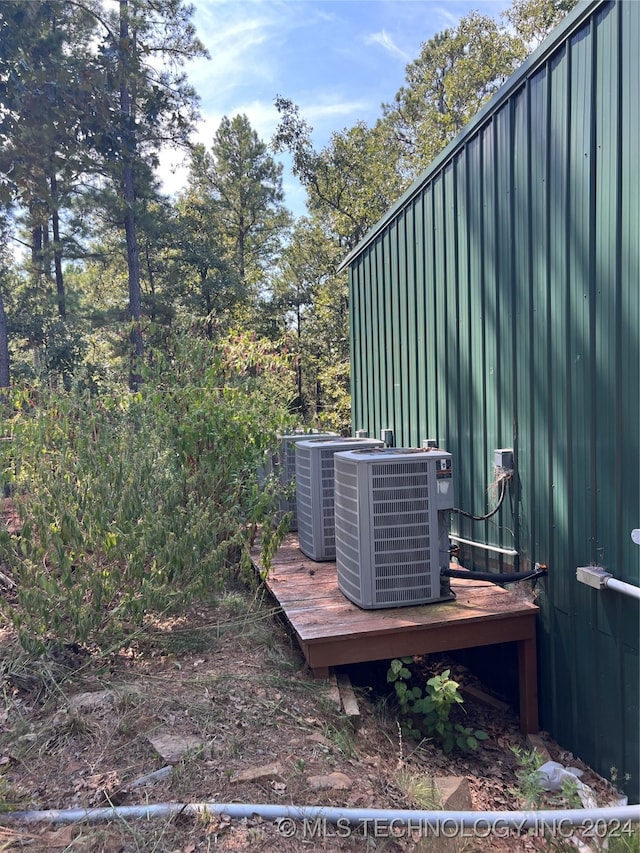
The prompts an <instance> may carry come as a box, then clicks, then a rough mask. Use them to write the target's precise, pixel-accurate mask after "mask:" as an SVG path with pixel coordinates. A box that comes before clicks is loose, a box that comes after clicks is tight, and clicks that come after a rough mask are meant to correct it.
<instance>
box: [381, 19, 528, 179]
mask: <svg viewBox="0 0 640 853" xmlns="http://www.w3.org/2000/svg"><path fill="white" fill-rule="evenodd" d="M525 56H526V50H525V48H524V45H523V44H522V42H521V40H520V39H519V38H517V37H516V36H514V35H512V34H511V33H509V32H508V31H507V30H505V29H503V28H501V27H500V26H499V25H498V23H497V22H496V21H495V20H493V19H492V18H490V17H488V16H486V15H481V14H479V13H478V12H472V13H471V14H470V15H467V16H465V17H464V18H462V19H461V21H460V23H459V25H458V26H457V27H456V28H452V29H447V30H444V31H443V32H441V33H438V34H437V35H435V36H434V37H433V38H431V39H429V41H428V42H425V43H424V44H423V46H422V50H421V52H420V56H419V57H418V58H417V59H416V60H414V61H413V62H411V63H409V65H407V68H406V75H405V79H406V84H405V85H404V86H403V87H402V88H401V89H400V90H399V91H398V92H397V94H396V96H395V99H394V101H393V103H392V104H385V105H384V115H385V122H386V123H387V124H388V126H389V128H390V129H391V131H392V132H393V134H394V135H395V137H396V139H397V140H398V143H399V145H400V146H401V149H402V154H403V164H404V168H405V170H406V172H407V173H408V174H409V175H411V176H415V175H417V174H419V173H420V172H421V171H422V170H423V169H424V168H426V166H427V165H428V164H429V163H430V162H431V161H432V160H433V159H434V157H435V156H436V155H437V154H438V153H439V152H440V151H441V150H442V149H443V148H444V147H445V146H446V145H447V143H449V142H450V141H451V140H452V139H453V138H454V137H455V136H456V135H457V134H458V133H459V132H460V131H461V130H462V128H463V127H464V126H465V125H466V124H467V122H469V120H470V119H471V118H473V116H474V115H475V114H476V113H477V112H478V110H479V109H480V108H481V107H482V106H483V105H484V104H485V103H486V101H488V100H489V98H490V97H491V96H492V95H493V94H495V92H497V90H498V89H499V88H500V86H502V84H503V83H504V82H505V80H506V79H507V77H509V76H510V75H511V74H512V73H513V72H514V71H515V69H516V68H517V67H518V65H519V64H520V63H521V62H522V61H523V59H524V58H525Z"/></svg>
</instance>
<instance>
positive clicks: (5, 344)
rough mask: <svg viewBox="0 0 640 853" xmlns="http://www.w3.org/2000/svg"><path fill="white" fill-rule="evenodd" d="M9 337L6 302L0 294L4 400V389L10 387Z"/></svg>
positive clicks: (0, 372) (0, 395)
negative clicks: (5, 311) (5, 309)
mask: <svg viewBox="0 0 640 853" xmlns="http://www.w3.org/2000/svg"><path fill="white" fill-rule="evenodd" d="M9 382H10V374H9V337H8V334H7V315H6V314H5V313H4V300H3V298H2V294H1V293H0V389H3V390H2V391H0V398H4V397H5V395H4V389H5V388H8V387H9Z"/></svg>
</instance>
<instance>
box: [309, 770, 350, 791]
mask: <svg viewBox="0 0 640 853" xmlns="http://www.w3.org/2000/svg"><path fill="white" fill-rule="evenodd" d="M307 784H308V785H309V787H310V788H313V790H314V791H318V790H320V789H321V788H334V789H335V790H337V791H347V790H348V789H349V788H350V787H351V786H352V785H353V779H350V778H349V777H348V776H347V775H346V774H345V773H339V772H337V771H336V772H334V773H329V774H328V775H326V776H309V778H308V779H307Z"/></svg>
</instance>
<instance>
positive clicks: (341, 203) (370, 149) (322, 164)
mask: <svg viewBox="0 0 640 853" xmlns="http://www.w3.org/2000/svg"><path fill="white" fill-rule="evenodd" d="M275 103H276V108H277V109H278V112H279V113H280V121H279V123H278V127H277V129H276V132H275V134H274V137H273V140H272V145H273V147H274V150H276V151H279V152H283V151H286V152H288V153H289V154H291V156H292V158H293V172H294V174H295V175H296V176H297V177H298V178H299V179H300V181H301V183H302V185H303V186H304V188H305V189H306V191H307V206H308V208H309V211H310V212H311V213H312V214H314V215H316V216H317V217H318V218H319V219H320V221H322V223H323V225H324V227H325V229H326V231H327V233H328V234H330V235H331V236H332V237H333V238H334V239H335V240H336V241H337V242H338V243H339V244H340V245H341V246H342V247H344V248H346V249H350V248H353V247H354V246H355V245H356V244H357V243H358V242H359V240H360V239H361V238H362V237H363V236H364V234H365V233H366V232H367V231H368V229H369V228H370V227H371V226H372V225H374V224H375V222H377V220H378V219H379V218H380V216H382V214H383V213H384V211H385V210H386V209H387V208H388V207H389V206H390V205H391V204H392V203H393V201H395V199H396V198H397V197H398V195H400V193H401V192H402V190H403V189H404V188H405V185H406V181H405V180H404V179H403V176H402V175H401V174H400V173H399V172H398V170H397V168H396V165H397V162H398V158H399V153H400V151H399V148H398V146H397V145H396V142H395V140H394V138H393V137H392V135H391V134H389V132H388V128H387V126H386V125H385V124H384V123H382V122H377V123H376V125H375V126H374V127H373V128H369V127H367V125H366V124H365V123H364V122H358V123H357V124H356V125H354V127H352V128H350V129H348V130H344V131H342V132H341V133H334V134H333V135H332V137H331V140H330V142H329V144H328V145H327V146H326V147H325V148H324V149H322V151H319V152H318V151H316V150H315V149H314V147H313V143H312V141H311V134H312V132H313V128H312V127H311V126H310V125H309V124H308V123H307V122H306V121H305V119H304V118H302V116H301V115H300V111H299V108H298V107H297V106H296V105H295V104H294V103H293V102H292V101H290V100H288V99H287V98H282V97H278V98H276V102H275Z"/></svg>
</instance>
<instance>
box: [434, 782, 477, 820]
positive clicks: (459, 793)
mask: <svg viewBox="0 0 640 853" xmlns="http://www.w3.org/2000/svg"><path fill="white" fill-rule="evenodd" d="M433 784H434V785H435V788H436V790H437V792H438V796H439V799H440V802H441V803H442V808H443V809H444V810H445V811H452V812H467V811H471V809H472V808H473V805H472V802H471V791H470V790H469V782H468V780H467V779H466V777H465V776H436V777H435V779H434V780H433Z"/></svg>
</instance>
